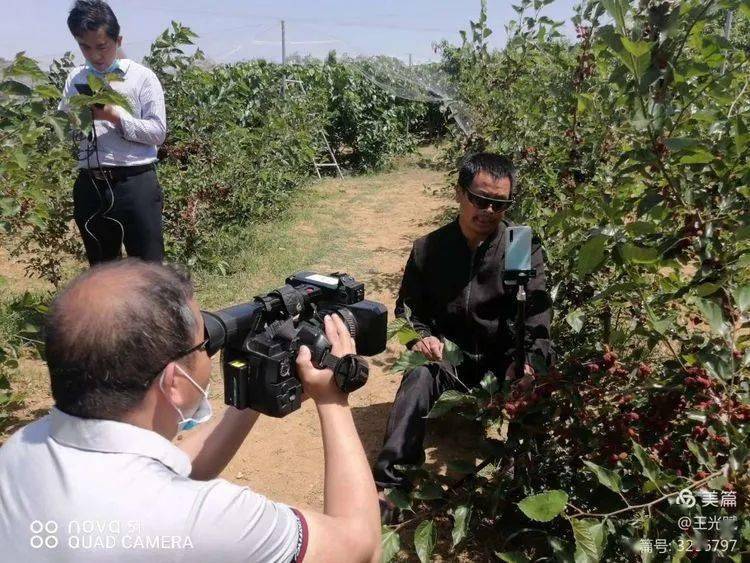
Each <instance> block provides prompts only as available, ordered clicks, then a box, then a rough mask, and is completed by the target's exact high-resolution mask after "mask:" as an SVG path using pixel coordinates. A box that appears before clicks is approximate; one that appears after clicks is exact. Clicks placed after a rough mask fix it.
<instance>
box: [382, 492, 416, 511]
mask: <svg viewBox="0 0 750 563" xmlns="http://www.w3.org/2000/svg"><path fill="white" fill-rule="evenodd" d="M386 496H387V497H388V499H389V500H390V501H391V502H392V503H393V504H395V505H396V507H397V508H399V509H401V510H412V508H411V498H409V493H407V492H406V491H404V490H403V489H390V490H388V492H387V493H386Z"/></svg>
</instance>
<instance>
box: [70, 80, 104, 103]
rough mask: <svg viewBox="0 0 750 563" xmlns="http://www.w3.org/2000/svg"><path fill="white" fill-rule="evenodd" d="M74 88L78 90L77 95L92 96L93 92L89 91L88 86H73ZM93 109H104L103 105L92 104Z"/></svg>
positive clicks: (89, 87)
mask: <svg viewBox="0 0 750 563" xmlns="http://www.w3.org/2000/svg"><path fill="white" fill-rule="evenodd" d="M74 86H75V87H76V90H78V93H79V94H83V95H85V96H93V95H94V91H93V90H92V89H91V86H89V85H88V84H74ZM94 107H95V108H99V109H102V108H103V107H104V104H94Z"/></svg>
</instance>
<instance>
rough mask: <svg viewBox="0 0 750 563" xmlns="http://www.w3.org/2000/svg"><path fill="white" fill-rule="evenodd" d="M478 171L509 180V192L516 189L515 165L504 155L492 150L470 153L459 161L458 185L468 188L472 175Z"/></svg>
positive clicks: (472, 179)
mask: <svg viewBox="0 0 750 563" xmlns="http://www.w3.org/2000/svg"><path fill="white" fill-rule="evenodd" d="M479 172H484V173H485V174H489V175H490V176H492V177H494V178H497V179H498V180H502V179H503V178H508V179H509V180H510V193H511V194H513V193H514V192H515V190H516V167H515V166H513V161H512V160H511V159H510V158H508V157H506V156H502V155H499V154H496V153H492V152H478V153H474V154H470V155H468V156H467V157H465V158H464V159H463V160H462V161H461V167H460V168H459V170H458V185H459V186H461V187H462V188H463V189H465V190H468V189H469V188H470V187H471V183H472V182H473V181H474V176H476V175H477V174H478V173H479Z"/></svg>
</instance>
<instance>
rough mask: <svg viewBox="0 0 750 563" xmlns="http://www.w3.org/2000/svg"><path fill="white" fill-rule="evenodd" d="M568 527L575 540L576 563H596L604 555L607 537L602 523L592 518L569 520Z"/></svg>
mask: <svg viewBox="0 0 750 563" xmlns="http://www.w3.org/2000/svg"><path fill="white" fill-rule="evenodd" d="M570 526H571V527H572V528H573V537H574V538H575V540H576V554H575V560H576V563H579V562H585V563H589V562H591V563H598V562H599V561H600V560H601V558H602V555H603V554H604V544H605V540H606V537H607V530H606V528H605V527H604V522H603V521H602V522H599V521H598V520H594V519H593V518H571V519H570Z"/></svg>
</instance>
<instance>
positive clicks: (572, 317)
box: [565, 309, 586, 332]
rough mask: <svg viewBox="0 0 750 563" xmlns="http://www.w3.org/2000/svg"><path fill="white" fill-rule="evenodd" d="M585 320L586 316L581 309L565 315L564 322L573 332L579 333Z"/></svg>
mask: <svg viewBox="0 0 750 563" xmlns="http://www.w3.org/2000/svg"><path fill="white" fill-rule="evenodd" d="M585 318H586V314H585V313H584V312H583V311H582V310H581V309H576V310H574V311H571V312H570V313H568V314H567V315H566V317H565V322H566V323H568V324H569V325H570V327H571V328H572V329H573V330H574V331H575V332H581V329H582V328H583V321H584V319H585Z"/></svg>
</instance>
